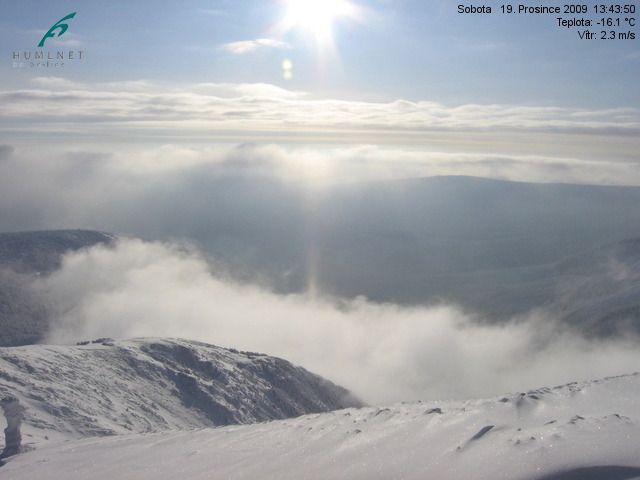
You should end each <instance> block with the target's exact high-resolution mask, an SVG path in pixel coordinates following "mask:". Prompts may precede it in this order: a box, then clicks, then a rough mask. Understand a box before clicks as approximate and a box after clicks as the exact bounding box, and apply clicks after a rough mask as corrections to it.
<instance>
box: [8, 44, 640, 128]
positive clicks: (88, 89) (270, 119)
mask: <svg viewBox="0 0 640 480" xmlns="http://www.w3.org/2000/svg"><path fill="white" fill-rule="evenodd" d="M283 45H284V44H282V45H281V44H279V43H277V44H276V43H274V42H273V41H272V40H268V39H258V40H252V41H248V42H236V43H233V44H228V45H227V48H228V49H229V50H231V51H233V52H235V53H246V52H248V51H250V50H252V49H255V48H259V47H274V46H278V47H281V46H283ZM32 85H33V86H32V87H31V88H23V89H20V90H5V91H0V105H2V107H1V108H0V117H2V118H3V119H4V121H8V122H11V123H13V124H14V125H15V124H19V125H21V126H22V127H21V128H22V129H25V128H27V126H26V125H27V124H30V125H31V127H32V128H33V129H35V130H32V131H38V133H40V131H41V130H42V127H43V123H45V124H46V126H47V128H48V129H49V130H50V131H52V130H53V129H55V128H56V124H58V125H57V127H58V128H62V125H61V124H64V128H65V129H66V132H67V134H77V132H78V130H79V129H78V128H72V126H74V125H75V126H78V125H81V126H82V127H83V128H82V131H85V132H86V131H87V124H99V125H101V128H103V129H104V128H107V129H109V130H114V129H117V128H124V127H130V126H131V125H135V126H136V127H135V128H136V129H140V130H143V131H147V132H149V131H155V132H159V131H161V130H162V129H166V128H169V129H179V130H180V131H182V132H183V134H196V133H199V134H201V135H207V134H208V135H210V134H212V133H217V134H220V133H223V132H229V131H234V130H239V131H242V132H243V133H244V134H245V135H255V134H257V133H259V132H263V133H264V132H272V133H273V132H276V133H279V134H282V133H283V132H284V133H286V134H287V135H288V136H289V137H290V138H293V137H295V136H296V135H302V134H306V133H309V132H315V133H317V132H333V136H334V137H335V138H339V137H344V135H345V133H350V134H355V133H358V132H359V133H360V134H362V133H366V134H368V135H370V136H371V138H376V137H380V136H381V135H384V136H389V135H397V134H399V133H408V132H409V133H410V132H413V133H414V134H420V133H425V132H442V131H445V132H446V131H463V132H468V131H480V132H489V133H490V132H491V130H496V129H497V130H500V131H502V132H503V133H504V132H511V131H516V132H538V133H540V132H543V133H544V132H547V133H548V132H555V133H558V132H564V133H583V134H584V133H588V134H599V135H610V134H617V135H637V134H638V132H639V131H640V112H639V111H638V109H636V108H633V107H624V108H609V109H584V108H568V107H558V106H530V105H498V104H491V105H480V104H466V105H455V106H451V105H444V104H441V103H438V102H434V101H424V100H423V101H411V100H406V99H398V100H394V101H364V100H342V99H336V98H317V97H314V96H312V95H308V94H305V93H304V92H296V91H290V90H285V89H282V88H280V87H276V86H273V85H269V87H270V88H269V91H266V90H265V85H264V84H255V88H253V84H207V85H208V86H209V87H213V88H210V89H209V90H207V89H203V88H202V85H201V84H189V85H181V86H180V87H168V86H166V85H161V84H157V83H154V82H149V81H138V82H116V83H113V82H112V83H96V84H86V83H79V82H74V81H71V80H67V79H61V78H59V77H37V78H34V79H32ZM141 85H143V88H140V86H141ZM217 87H224V90H226V92H224V93H223V92H222V90H223V89H221V88H217ZM274 92H279V94H274ZM38 129H40V130H38ZM283 129H284V130H283ZM127 132H128V133H129V134H130V133H131V131H130V129H129V130H127ZM498 138H499V137H496V139H498Z"/></svg>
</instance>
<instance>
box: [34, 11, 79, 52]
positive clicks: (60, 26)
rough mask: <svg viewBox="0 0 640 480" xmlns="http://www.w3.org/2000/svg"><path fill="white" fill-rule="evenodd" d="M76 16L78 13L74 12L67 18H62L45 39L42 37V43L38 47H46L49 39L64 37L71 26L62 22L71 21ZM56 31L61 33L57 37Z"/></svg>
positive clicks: (46, 34) (45, 35)
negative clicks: (45, 43)
mask: <svg viewBox="0 0 640 480" xmlns="http://www.w3.org/2000/svg"><path fill="white" fill-rule="evenodd" d="M75 16H76V12H73V13H70V14H69V15H67V16H66V17H63V18H61V19H60V20H58V21H57V22H56V23H54V24H53V26H52V27H51V28H50V29H49V31H48V32H47V33H45V34H44V37H42V40H40V43H39V44H38V47H44V42H45V41H46V40H47V38H53V37H61V36H62V35H64V33H65V32H66V31H67V29H68V28H69V25H67V24H66V23H62V22H64V21H65V20H70V19H72V18H73V17H75ZM56 30H60V32H59V33H58V34H57V35H55V31H56Z"/></svg>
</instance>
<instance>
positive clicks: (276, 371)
mask: <svg viewBox="0 0 640 480" xmlns="http://www.w3.org/2000/svg"><path fill="white" fill-rule="evenodd" d="M8 395H13V396H16V397H18V398H19V399H20V402H21V403H22V404H23V405H24V406H25V407H27V411H26V413H25V421H24V424H23V442H24V443H27V444H30V445H32V446H34V445H38V444H39V443H42V442H48V441H55V440H63V439H69V438H83V437H87V436H101V435H102V436H104V435H113V434H122V433H148V432H157V431H161V430H167V429H180V430H184V429H193V428H202V427H211V426H219V425H229V424H236V423H253V422H259V421H265V420H274V419H280V418H288V417H294V416H298V415H302V414H305V413H313V412H326V411H329V410H335V409H338V408H344V407H350V406H361V405H362V403H361V402H360V401H359V400H357V399H356V398H355V397H353V396H352V395H351V394H350V393H349V392H348V391H346V390H345V389H343V388H341V387H338V386H336V385H334V384H333V383H331V382H329V381H327V380H325V379H323V378H321V377H319V376H317V375H314V374H312V373H310V372H308V371H307V370H305V369H303V368H300V367H296V366H294V365H292V364H291V363H289V362H287V361H285V360H282V359H279V358H275V357H270V356H267V355H262V354H258V353H251V352H239V351H237V350H234V349H226V348H221V347H216V346H213V345H207V344H205V343H200V342H192V341H186V340H177V339H135V340H126V341H120V340H119V341H113V340H110V339H104V340H102V341H96V342H94V343H88V344H87V345H79V346H64V345H59V346H52V345H30V346H23V347H11V348H0V398H3V397H5V396H8ZM2 443H3V440H1V439H0V444H2Z"/></svg>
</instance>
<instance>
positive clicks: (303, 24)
mask: <svg viewBox="0 0 640 480" xmlns="http://www.w3.org/2000/svg"><path fill="white" fill-rule="evenodd" d="M285 8H286V10H285V16H284V19H283V20H282V30H284V31H290V30H294V29H300V30H304V31H307V32H309V33H311V34H312V35H314V36H315V38H316V40H317V41H318V43H326V42H329V41H331V40H332V37H333V26H334V24H335V23H336V21H338V20H339V19H340V18H343V17H355V16H356V14H357V10H356V7H355V5H353V4H352V3H351V2H350V1H349V0H285Z"/></svg>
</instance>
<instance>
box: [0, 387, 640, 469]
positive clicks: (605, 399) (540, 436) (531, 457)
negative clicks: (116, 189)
mask: <svg viewBox="0 0 640 480" xmlns="http://www.w3.org/2000/svg"><path fill="white" fill-rule="evenodd" d="M639 398H640V375H638V374H633V375H626V376H620V377H614V378H608V379H604V380H597V381H592V382H584V383H572V384H569V385H565V386H560V387H555V388H541V389H538V390H535V391H529V392H526V393H518V394H513V395H508V396H504V397H497V398H493V399H486V400H473V401H464V402H429V403H414V404H410V405H407V404H401V405H395V406H392V407H389V408H369V407H367V408H360V409H347V410H342V411H335V412H329V413H322V414H315V415H306V416H302V417H299V418H294V419H288V420H280V421H274V422H269V423H260V424H255V425H241V426H227V427H222V428H215V429H202V430H197V431H191V432H162V433H156V434H147V435H141V434H135V435H123V436H112V437H106V438H99V439H86V440H80V441H70V442H67V443H58V444H53V442H49V443H50V445H47V446H44V445H43V446H41V447H39V448H38V449H36V450H35V451H31V452H28V453H25V454H22V455H18V456H16V457H12V458H11V459H9V462H8V463H7V465H6V466H4V467H2V470H1V474H2V475H6V477H7V478H11V479H14V480H27V479H29V480H31V479H34V478H37V479H52V480H53V479H60V478H65V479H68V480H80V479H82V480H85V479H87V478H91V479H92V480H107V479H113V478H119V479H122V480H129V479H130V480H133V479H143V478H147V479H151V478H152V479H154V480H170V479H171V480H175V479H176V478H185V479H189V480H204V479H212V478H215V479H234V480H235V479H238V480H239V479H256V478H260V479H300V478H305V479H319V480H320V479H322V480H325V479H362V480H364V479H367V480H372V479H374V480H375V479H381V480H382V479H391V478H396V479H415V480H418V479H420V480H423V479H438V480H457V479H460V480H462V479H465V480H467V479H474V480H484V479H486V480H497V479H505V480H506V479H509V480H571V479H581V480H585V479H592V480H593V479H598V480H623V479H632V478H640V455H639V452H640V447H639V446H638V445H640V400H639Z"/></svg>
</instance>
